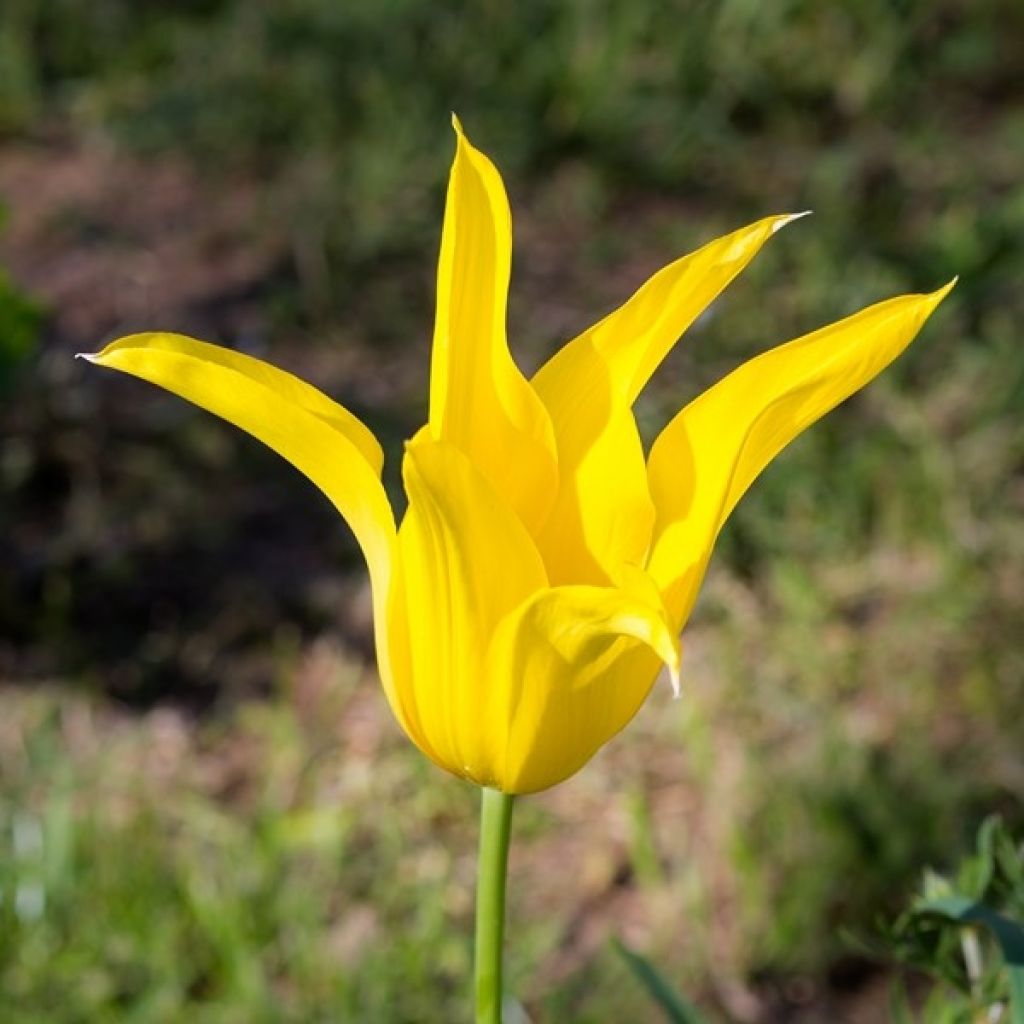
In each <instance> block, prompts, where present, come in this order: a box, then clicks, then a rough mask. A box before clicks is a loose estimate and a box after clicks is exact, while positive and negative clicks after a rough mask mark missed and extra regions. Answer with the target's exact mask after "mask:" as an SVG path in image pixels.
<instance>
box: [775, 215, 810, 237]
mask: <svg viewBox="0 0 1024 1024" xmlns="http://www.w3.org/2000/svg"><path fill="white" fill-rule="evenodd" d="M812 213H814V211H813V210H801V211H800V213H787V214H786V215H785V216H783V217H779V218H777V219H776V221H775V223H774V224H773V225H772V234H773V235H774V234H775V233H776V232H778V231H781V230H782V229H783V228H784V227H785V226H786V225H787V224H792V223H793V221H795V220H800V219H801V218H803V217H810V215H811V214H812Z"/></svg>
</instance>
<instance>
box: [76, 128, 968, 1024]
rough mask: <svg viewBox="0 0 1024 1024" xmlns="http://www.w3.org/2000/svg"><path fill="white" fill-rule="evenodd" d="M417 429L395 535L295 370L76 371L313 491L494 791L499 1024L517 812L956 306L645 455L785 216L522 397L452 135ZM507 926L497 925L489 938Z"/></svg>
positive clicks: (779, 385)
mask: <svg viewBox="0 0 1024 1024" xmlns="http://www.w3.org/2000/svg"><path fill="white" fill-rule="evenodd" d="M455 130H456V152H455V158H454V163H453V166H452V170H451V176H450V180H449V185H448V195H447V204H446V208H445V215H444V227H443V231H442V235H441V249H440V259H439V266H438V275H437V311H436V319H435V325H434V336H433V350H432V358H431V372H430V405H429V417H428V422H427V423H426V425H425V426H423V428H422V429H421V430H420V431H419V432H418V433H417V434H416V435H415V436H414V437H413V438H412V440H411V441H409V442H408V443H407V445H406V448H405V453H404V457H403V463H402V470H403V479H404V484H405V490H406V492H407V495H408V499H409V504H408V508H407V510H406V512H405V515H404V517H403V518H402V522H401V525H400V526H398V527H397V528H396V524H395V517H394V514H393V512H392V509H391V506H390V504H389V502H388V499H387V497H386V495H385V492H384V488H383V486H382V484H381V466H382V463H383V452H382V450H381V447H380V445H379V443H378V442H377V440H376V439H375V438H374V436H373V434H372V433H371V432H370V430H369V429H368V428H367V427H366V426H365V425H364V424H363V423H362V422H360V421H359V420H358V419H357V418H356V417H355V416H353V415H352V414H351V413H350V412H349V411H348V410H346V409H345V408H343V407H342V406H340V405H338V404H337V403H336V402H334V401H332V400H331V399H330V398H328V397H326V396H325V395H324V394H322V393H321V392H320V391H318V390H316V389H315V388H313V387H312V386H310V385H309V384H306V383H304V382H303V381H301V380H299V379H297V378H296V377H293V376H292V375H291V374H289V373H286V372H285V371H283V370H280V369H276V368H275V367H273V366H270V365H269V364H267V363H265V362H261V361H260V360H257V359H254V358H252V357H250V356H246V355H243V354H241V353H239V352H236V351H233V350H230V349H226V348H220V347H217V346H214V345H210V344H206V343H204V342H201V341H195V340H192V339H190V338H186V337H183V336H181V335H177V334H166V333H151V334H136V335H132V336H130V337H126V338H122V339H121V340H119V341H115V342H113V343H112V344H110V345H108V346H107V347H106V348H104V349H103V350H102V351H101V352H99V353H98V354H95V355H89V356H86V358H88V359H89V360H90V361H92V362H95V363H97V364H99V365H101V366H107V367H111V368H113V369H117V370H121V371H123V372H125V373H129V374H133V375H135V376H137V377H141V378H143V379H144V380H148V381H150V382H152V383H154V384H158V385H160V386H162V387H164V388H166V389H167V390H169V391H172V392H174V393H176V394H178V395H180V396H182V397H183V398H186V399H188V400H189V401H191V402H193V403H195V404H196V405H199V406H201V407H202V408H204V409H207V410H209V411H210V412H212V413H215V414H216V415H218V416H221V417H222V418H224V419H226V420H228V421H230V422H231V423H234V424H235V425H236V426H238V427H240V428H241V429H243V430H245V431H247V432H248V433H249V434H251V435H253V436H254V437H256V438H258V439H259V440H261V441H262V442H264V443H265V444H266V445H268V446H269V447H270V448H272V449H274V451H276V452H278V454H280V455H281V456H283V457H284V458H285V459H287V460H288V461H289V462H291V463H292V464H293V465H294V466H295V467H296V468H297V469H298V470H300V471H301V472H302V473H304V474H305V475H306V476H307V477H308V478H309V479H310V480H311V481H312V482H313V483H314V484H315V485H316V486H317V487H319V489H320V490H321V491H322V492H323V493H324V494H325V495H326V496H327V498H328V499H329V500H330V501H331V502H332V503H333V504H334V506H335V507H336V508H337V510H338V512H339V513H340V514H341V516H342V517H343V518H344V519H345V520H346V522H347V523H348V525H349V527H350V528H351V529H352V531H353V533H354V534H355V537H356V539H357V541H358V543H359V545H360V547H361V549H362V552H363V554H364V556H365V558H366V562H367V566H368V569H369V575H370V582H371V587H372V594H373V611H374V624H375V635H376V649H377V657H378V664H379V667H380V675H381V680H382V683H383V687H384V692H385V694H386V696H387V700H388V703H389V704H390V706H391V709H392V711H393V712H394V715H395V717H396V719H397V720H398V722H399V723H400V725H401V727H402V728H403V729H404V730H405V732H406V733H407V734H408V736H409V737H410V739H411V740H412V741H413V743H415V744H416V746H417V747H419V749H420V750H421V751H422V752H423V753H424V754H425V755H426V756H427V757H428V758H430V759H431V760H432V761H434V762H435V763H436V764H438V765H440V766H441V767H442V768H445V769H447V770H448V771H449V772H452V773H453V774H455V775H458V776H461V777H464V778H466V779H469V780H471V781H472V782H474V783H476V784H478V785H479V786H481V787H485V800H484V827H483V830H482V843H481V857H482V865H484V866H486V865H490V866H489V867H487V869H486V871H483V867H482V876H481V884H480V891H479V894H478V915H479V916H478V947H477V953H478V999H479V1006H478V1014H479V1016H478V1019H479V1020H482V1021H497V1020H499V1017H498V1013H499V1010H498V1009H497V1005H498V1000H499V998H500V941H501V934H500V930H501V921H500V919H501V917H502V910H503V899H504V860H505V855H506V850H507V844H508V829H509V814H510V810H511V796H512V795H513V794H521V793H531V792H535V791H538V790H543V789H546V788H547V787H549V786H553V785H555V784H556V783H558V782H561V781H562V780H564V779H566V778H568V777H569V776H570V775H572V774H573V773H574V772H576V771H578V770H579V769H580V768H581V767H582V766H583V765H584V764H585V763H586V762H587V761H588V760H589V759H590V758H591V757H592V756H593V754H594V753H595V752H596V751H597V750H598V749H599V748H600V747H601V746H602V745H603V744H605V743H606V742H607V741H608V740H609V739H610V738H611V737H613V736H614V735H615V734H616V733H617V732H619V731H620V730H621V729H622V728H623V726H625V725H626V724H627V723H628V722H629V720H630V719H631V718H632V717H633V716H634V715H635V714H636V712H637V710H638V709H639V708H640V706H641V705H642V704H643V702H644V700H645V699H646V697H647V695H648V693H649V692H650V690H651V688H652V686H653V684H654V682H655V680H656V678H657V677H658V675H659V672H660V671H661V670H662V669H663V668H666V669H667V672H668V676H669V678H670V680H671V685H672V687H673V689H674V690H676V691H677V692H678V687H679V659H680V647H679V634H680V631H681V630H682V628H683V626H684V624H685V622H686V619H687V617H688V615H689V614H690V611H691V609H692V608H693V605H694V601H695V599H696V596H697V592H698V589H699V587H700V584H701V581H702V579H703V576H704V573H705V569H706V567H707V564H708V560H709V558H710V555H711V550H712V546H713V545H714V542H715V539H716V537H717V535H718V533H719V531H720V530H721V528H722V526H723V524H724V523H725V521H726V519H727V518H728V516H729V514H730V513H731V512H732V510H733V508H734V507H735V506H736V503H737V502H738V501H739V500H740V498H741V497H742V496H743V494H744V492H745V491H746V490H747V488H748V487H749V486H750V485H751V484H752V483H753V481H754V480H755V478H756V477H757V476H758V474H759V473H760V472H761V470H762V469H764V468H765V466H766V465H767V464H768V463H769V462H770V461H771V460H772V459H773V458H774V457H775V456H776V455H777V454H778V453H779V452H780V451H781V450H782V448H784V447H785V446H786V445H787V444H788V443H789V442H790V441H791V440H792V439H793V438H794V437H796V436H797V435H798V434H799V433H800V432H801V431H803V430H804V429H805V428H806V427H808V426H810V425H811V424H812V423H814V422H815V421H816V420H817V419H818V418H819V417H821V416H822V415H824V414H825V413H826V412H828V411H829V410H830V409H832V408H834V407H835V406H836V405H838V404H839V403H840V402H842V401H843V400H844V399H845V398H847V397H848V396H849V395H850V394H852V393H853V392H854V391H856V390H857V389H859V388H860V387H862V386H863V385H864V384H866V383H867V382H868V381H870V380H871V379H872V378H873V377H874V376H875V375H876V374H878V373H879V372H880V371H881V370H882V369H884V368H885V367H886V366H887V365H888V364H889V363H890V362H892V360H893V359H895V358H896V356H898V355H899V354H900V353H901V352H902V351H903V350H904V348H906V346H907V345H908V344H909V343H910V341H911V340H912V339H913V338H914V336H915V335H916V334H917V332H918V330H919V329H920V328H921V326H922V324H923V323H924V321H925V320H926V319H927V318H928V316H929V315H930V314H931V312H932V311H933V310H934V309H935V307H936V306H937V305H938V304H939V302H940V301H941V300H942V299H943V297H944V296H945V295H946V294H947V292H948V291H949V289H950V288H951V287H952V282H951V283H950V284H948V285H947V286H946V287H945V288H942V289H940V290H939V291H936V292H933V293H931V294H926V295H905V296H901V297H899V298H893V299H889V300H887V301H885V302H881V303H879V304H877V305H874V306H871V307H869V308H867V309H864V310H862V311H861V312H859V313H857V314H855V315H853V316H850V317H848V318H846V319H844V320H841V321H839V322H837V323H834V324H831V325H829V326H827V327H824V328H821V329H819V330H816V331H814V332H812V333H810V334H807V335H805V336H803V337H800V338H797V339H796V340H794V341H790V342H788V343H787V344H784V345H781V346H779V347H777V348H774V349H771V350H770V351H768V352H766V353H764V354H762V355H760V356H758V357H757V358H755V359H753V360H751V361H750V362H747V363H746V364H744V365H742V366H740V367H739V368H738V369H737V370H735V371H734V372H733V373H731V374H729V375H728V376H726V377H725V378H724V379H723V380H721V381H720V382H719V383H718V384H716V385H715V386H714V387H712V388H711V389H710V390H708V391H706V392H705V393H704V394H702V395H700V396H699V397H698V398H696V399H695V400H694V401H692V402H690V404H688V405H687V406H686V407H685V408H684V409H683V410H682V411H681V412H680V413H679V414H678V415H677V416H675V418H674V419H672V420H671V422H669V424H668V425H667V426H666V427H665V428H664V430H663V431H662V433H661V434H660V436H659V437H658V438H657V440H656V441H655V442H654V444H653V446H652V447H651V449H650V451H649V452H648V453H645V451H644V448H643V445H642V443H641V439H640V436H639V433H638V431H637V427H636V423H635V420H634V417H633V412H632V407H633V404H634V403H635V401H636V399H637V397H638V395H639V394H640V392H641V390H642V389H643V387H644V385H645V384H646V383H647V381H648V380H649V379H650V377H651V375H652V374H653V372H654V371H655V369H656V368H657V367H658V365H659V363H660V362H661V361H662V360H663V359H664V357H665V356H666V355H667V353H668V352H669V350H670V349H671V348H672V346H673V345H674V344H675V343H676V341H677V340H678V339H679V337H680V336H681V335H682V334H683V333H684V332H685V330H686V329H687V328H688V327H689V326H690V325H691V324H692V323H693V322H694V320H696V318H697V317H698V316H699V315H700V314H701V313H702V312H703V311H704V310H705V309H706V308H707V307H708V306H709V304H710V303H712V302H713V301H714V300H715V298H716V297H717V296H718V295H719V293H720V292H721V291H722V290H723V289H724V288H725V287H726V286H727V285H728V284H729V283H730V282H731V281H732V280H733V278H735V277H736V276H737V275H738V274H739V273H740V272H741V271H742V270H743V269H744V268H745V267H746V265H747V264H748V263H749V262H750V260H751V259H753V257H754V256H755V254H756V253H757V252H758V251H759V250H760V248H761V247H762V246H763V245H764V244H765V243H766V242H767V241H768V240H769V239H770V238H771V237H772V236H773V235H774V234H775V233H776V232H777V231H778V230H779V229H780V228H782V227H783V226H784V225H786V224H788V223H789V222H790V221H792V220H794V219H796V217H798V216H801V215H800V214H797V215H781V216H774V217H766V218H764V219H762V220H759V221H757V222H755V223H753V224H751V225H749V226H747V227H744V228H741V229H740V230H738V231H735V232H733V233H732V234H729V235H726V236H724V237H723V238H719V239H716V240H715V241H712V242H710V243H708V244H707V245H705V246H703V247H702V248H700V249H698V250H697V251H696V252H694V253H692V254H691V255H689V256H685V257H683V258H682V259H679V260H677V261H676V262H674V263H671V264H669V265H668V266H667V267H665V268H664V269H663V270H661V271H659V272H658V273H657V274H655V275H654V276H653V277H652V278H651V279H650V280H648V281H647V282H646V283H645V284H644V285H643V286H642V287H641V288H640V289H639V290H638V291H637V292H636V293H635V294H634V295H633V296H632V297H631V298H629V299H628V300H627V301H626V302H625V303H624V304H623V305H622V306H620V307H619V308H618V309H616V310H615V311H614V312H612V313H609V314H608V315H607V316H605V317H604V319H602V320H600V321H599V322H598V323H597V324H595V325H594V326H593V327H591V328H589V329H588V330H586V331H584V332H583V333H582V334H581V335H580V336H579V337H577V338H575V339H573V340H572V341H570V342H568V344H566V345H565V346H564V347H563V348H562V349H561V350H560V351H558V352H557V353H556V354H555V355H554V356H552V357H551V359H550V360H549V361H548V362H547V363H546V364H544V365H543V366H542V367H541V369H540V370H539V371H538V372H537V373H535V374H534V375H533V377H532V378H529V379H528V378H527V377H526V376H524V375H523V373H522V372H521V371H520V370H519V368H518V367H517V365H516V363H515V362H514V360H513V358H512V356H511V354H510V352H509V348H508V343H507V340H506V333H505V307H506V296H507V292H508V286H509V276H510V262H511V217H510V212H509V205H508V200H507V198H506V195H505V190H504V186H503V184H502V180H501V177H500V175H499V174H498V172H497V170H496V169H495V167H494V165H493V164H492V163H491V162H490V161H489V160H488V158H487V157H486V156H485V155H484V154H483V153H481V152H480V151H479V150H477V149H475V148H474V147H473V146H472V144H471V143H470V142H469V140H468V139H467V138H466V136H465V134H464V133H463V131H462V129H461V127H460V126H459V124H458V121H457V120H456V121H455ZM495 919H497V920H495Z"/></svg>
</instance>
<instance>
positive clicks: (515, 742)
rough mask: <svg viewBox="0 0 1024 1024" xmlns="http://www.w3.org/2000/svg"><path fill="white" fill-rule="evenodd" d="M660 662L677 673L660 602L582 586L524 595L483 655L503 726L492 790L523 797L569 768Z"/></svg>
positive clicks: (603, 737)
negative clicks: (501, 753)
mask: <svg viewBox="0 0 1024 1024" xmlns="http://www.w3.org/2000/svg"><path fill="white" fill-rule="evenodd" d="M663 663H664V664H665V665H667V666H668V667H669V669H670V671H671V673H672V675H673V679H676V678H677V676H678V671H679V638H678V634H677V633H676V632H674V631H673V630H672V628H671V626H670V625H669V623H668V620H667V617H666V614H665V610H664V608H662V607H661V605H660V602H659V604H658V605H651V604H650V603H648V602H646V601H644V600H641V599H639V598H637V597H635V596H633V595H631V594H628V593H626V592H624V591H621V590H617V589H614V588H608V587H590V586H568V587H556V588H552V589H547V590H543V591H541V592H539V593H537V594H535V595H533V596H532V597H530V598H528V599H527V600H526V601H524V602H523V603H522V604H521V605H520V606H519V607H518V608H516V609H515V610H514V611H513V612H512V613H511V614H510V615H508V616H507V617H506V618H505V619H504V621H503V622H502V623H501V625H500V626H499V628H498V631H497V633H496V634H495V636H494V640H493V642H492V645H491V649H490V651H489V653H488V660H487V664H488V669H487V672H486V675H487V678H488V681H489V682H490V681H493V682H492V685H499V686H500V689H501V690H502V691H503V693H502V699H503V701H504V705H503V706H499V707H498V708H497V709H496V713H497V717H498V718H499V719H500V720H502V721H503V722H505V723H506V727H507V730H508V731H507V734H506V737H505V741H504V743H503V744H502V745H503V747H504V751H505V755H504V763H503V765H502V766H501V772H500V775H499V778H498V786H499V788H501V789H502V790H504V791H505V792H509V793H532V792H536V791H537V790H541V789H547V788H548V787H549V786H553V785H555V784H556V783H558V782H561V781H562V780H563V779H565V778H568V776H570V775H572V774H573V773H574V772H576V771H578V770H579V769H580V768H581V767H582V766H583V765H584V764H585V763H586V762H587V761H588V760H589V759H590V758H591V757H592V756H593V755H594V753H595V752H596V751H597V750H598V749H599V748H600V747H601V746H602V745H603V744H605V743H606V742H607V741H608V740H609V739H611V737H612V736H614V735H615V734H616V733H617V732H619V730H621V729H622V728H623V727H624V726H625V725H626V724H627V723H628V722H629V720H630V719H631V718H632V717H633V716H634V715H635V714H636V712H637V710H638V709H639V708H640V705H641V704H642V703H643V702H644V700H645V698H646V697H647V694H648V693H649V692H650V689H651V686H652V685H653V683H654V681H655V679H656V678H657V674H658V670H659V668H660V666H661V665H662V664H663Z"/></svg>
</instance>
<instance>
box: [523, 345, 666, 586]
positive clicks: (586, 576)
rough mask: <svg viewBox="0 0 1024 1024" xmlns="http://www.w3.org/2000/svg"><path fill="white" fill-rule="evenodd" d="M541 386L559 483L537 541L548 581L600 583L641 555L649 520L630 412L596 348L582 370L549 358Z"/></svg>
mask: <svg viewBox="0 0 1024 1024" xmlns="http://www.w3.org/2000/svg"><path fill="white" fill-rule="evenodd" d="M540 390H541V394H542V395H543V397H544V399H545V401H550V402H551V410H552V413H553V416H552V420H553V422H554V423H555V431H556V436H557V438H558V458H559V486H558V492H557V495H556V496H555V501H554V504H553V505H552V507H551V509H550V511H549V512H548V516H547V519H546V520H545V521H544V525H543V527H542V529H541V530H540V532H539V533H538V535H537V546H538V547H539V549H540V551H541V554H542V556H543V558H544V564H545V565H546V566H547V570H548V576H549V578H550V580H551V582H552V583H553V584H556V585H557V584H568V583H590V584H594V585H597V586H601V585H606V584H608V583H609V582H612V581H614V580H615V578H616V572H617V571H618V567H619V566H620V565H622V564H623V563H632V564H635V565H641V564H643V563H644V562H645V561H646V559H647V553H648V549H649V547H650V543H651V532H652V530H653V527H654V505H653V503H652V502H651V498H650V494H649V493H648V489H647V468H646V465H645V462H644V451H643V445H642V444H641V441H640V433H639V431H638V430H637V427H636V421H635V419H634V418H633V412H632V410H631V409H630V407H629V405H628V404H627V403H625V402H623V401H622V400H621V399H620V398H619V397H618V395H617V390H616V386H615V382H614V381H613V380H612V378H611V373H610V371H609V369H608V367H607V364H606V363H605V361H604V358H603V357H602V356H600V355H595V356H594V359H593V362H592V363H591V365H590V368H589V372H587V373H586V374H579V375H575V374H573V373H572V367H571V366H570V365H569V364H568V363H563V364H560V365H552V368H551V370H550V371H549V372H548V373H547V374H546V375H545V377H544V382H543V387H542V389H540Z"/></svg>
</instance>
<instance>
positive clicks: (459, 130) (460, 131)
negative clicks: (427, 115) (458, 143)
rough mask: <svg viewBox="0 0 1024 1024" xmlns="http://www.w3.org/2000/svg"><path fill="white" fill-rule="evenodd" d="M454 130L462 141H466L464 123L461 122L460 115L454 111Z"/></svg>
mask: <svg viewBox="0 0 1024 1024" xmlns="http://www.w3.org/2000/svg"><path fill="white" fill-rule="evenodd" d="M452 128H453V129H454V130H455V134H456V135H458V137H459V138H460V139H464V138H465V137H466V133H465V131H464V130H463V128H462V122H461V121H460V120H459V115H458V114H456V113H455V111H454V110H453V111H452Z"/></svg>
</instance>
